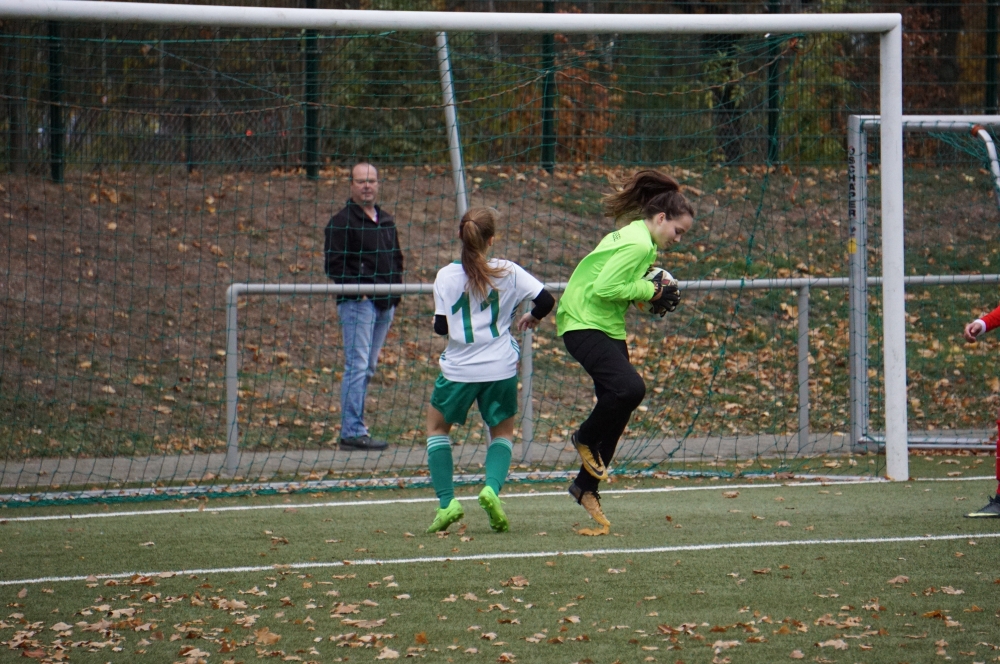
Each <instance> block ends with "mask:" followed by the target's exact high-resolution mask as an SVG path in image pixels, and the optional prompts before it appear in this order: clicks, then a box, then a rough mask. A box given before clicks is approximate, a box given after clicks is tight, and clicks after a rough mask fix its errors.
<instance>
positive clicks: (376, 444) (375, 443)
mask: <svg viewBox="0 0 1000 664" xmlns="http://www.w3.org/2000/svg"><path fill="white" fill-rule="evenodd" d="M387 447H389V443H387V442H385V441H384V440H373V439H372V437H371V436H369V435H368V434H365V435H363V436H355V437H354V438H341V439H340V449H342V450H384V449H385V448H387Z"/></svg>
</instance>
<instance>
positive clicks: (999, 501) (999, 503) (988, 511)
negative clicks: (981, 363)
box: [964, 307, 1000, 519]
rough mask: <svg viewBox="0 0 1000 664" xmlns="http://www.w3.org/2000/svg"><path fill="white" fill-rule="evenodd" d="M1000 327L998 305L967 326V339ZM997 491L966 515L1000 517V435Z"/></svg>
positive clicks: (998, 424) (971, 340) (999, 308)
mask: <svg viewBox="0 0 1000 664" xmlns="http://www.w3.org/2000/svg"><path fill="white" fill-rule="evenodd" d="M997 327H1000V307H997V308H996V309H994V310H993V311H991V312H990V313H988V314H986V315H985V316H983V317H982V318H977V319H976V320H974V321H972V322H971V323H969V324H968V325H966V326H965V335H964V336H965V340H966V341H968V342H969V343H970V344H971V343H975V342H976V337H978V336H979V335H981V334H984V333H986V332H988V331H990V330H993V329H996V328H997ZM997 428H998V430H1000V417H998V418H997ZM996 463H997V493H996V495H995V496H993V497H992V498H990V502H988V503H986V506H985V507H983V508H982V509H980V510H977V511H975V512H970V513H969V514H966V515H965V516H968V517H973V518H994V519H995V518H1000V436H998V438H997V462H996Z"/></svg>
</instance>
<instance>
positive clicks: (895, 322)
mask: <svg viewBox="0 0 1000 664" xmlns="http://www.w3.org/2000/svg"><path fill="white" fill-rule="evenodd" d="M0 19H17V20H41V21H74V22H96V23H131V24H147V25H149V24H155V25H187V26H204V27H231V28H288V29H311V30H397V31H409V32H430V33H435V34H438V33H446V32H455V31H460V32H482V33H499V32H504V33H536V34H546V33H563V34H570V33H572V34H593V33H608V32H616V33H626V34H628V33H631V34H768V33H770V34H789V33H853V34H859V33H869V34H878V35H879V37H880V104H879V113H880V119H881V121H880V132H881V143H880V147H881V164H882V249H883V261H882V295H883V307H884V313H885V316H884V330H883V337H884V339H885V357H884V364H885V366H884V375H885V413H886V434H885V449H886V475H887V476H888V477H889V478H890V479H894V480H906V479H908V477H909V464H908V458H907V421H906V414H907V408H906V404H907V401H906V335H905V325H906V322H905V298H904V269H903V267H904V266H903V124H902V107H903V68H902V17H901V15H900V14H895V13H880V14H778V15H769V14H711V15H689V14H685V15H682V14H631V15H629V14H541V13H539V14H529V13H477V12H461V13H449V12H412V11H409V12H392V11H367V10H331V9H286V8H264V7H222V6H195V5H179V4H147V3H134V2H95V1H87V0H82V1H75V0H0ZM442 73H443V72H442ZM442 82H443V83H445V81H444V80H443V81H442ZM459 165H460V160H458V164H455V167H456V169H457V168H458V167H460V166H459Z"/></svg>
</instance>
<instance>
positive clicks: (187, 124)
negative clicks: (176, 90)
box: [184, 106, 194, 173]
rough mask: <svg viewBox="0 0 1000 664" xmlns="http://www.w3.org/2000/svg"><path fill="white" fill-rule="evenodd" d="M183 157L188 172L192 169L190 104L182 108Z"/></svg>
mask: <svg viewBox="0 0 1000 664" xmlns="http://www.w3.org/2000/svg"><path fill="white" fill-rule="evenodd" d="M184 159H185V160H186V161H187V172H188V173H190V172H191V171H193V170H194V117H192V114H191V107H190V106H186V107H185V108H184Z"/></svg>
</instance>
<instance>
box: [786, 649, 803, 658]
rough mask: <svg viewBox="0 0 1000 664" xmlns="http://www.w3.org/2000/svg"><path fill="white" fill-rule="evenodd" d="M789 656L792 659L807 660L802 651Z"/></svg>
mask: <svg viewBox="0 0 1000 664" xmlns="http://www.w3.org/2000/svg"><path fill="white" fill-rule="evenodd" d="M788 656H789V657H791V658H792V659H805V654H804V653H803V652H802V651H801V650H793V651H792V652H791V654H790V655H788Z"/></svg>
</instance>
